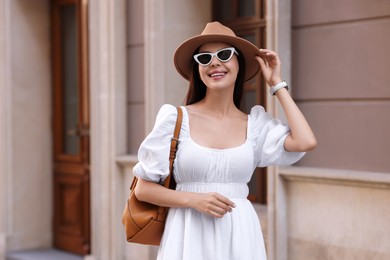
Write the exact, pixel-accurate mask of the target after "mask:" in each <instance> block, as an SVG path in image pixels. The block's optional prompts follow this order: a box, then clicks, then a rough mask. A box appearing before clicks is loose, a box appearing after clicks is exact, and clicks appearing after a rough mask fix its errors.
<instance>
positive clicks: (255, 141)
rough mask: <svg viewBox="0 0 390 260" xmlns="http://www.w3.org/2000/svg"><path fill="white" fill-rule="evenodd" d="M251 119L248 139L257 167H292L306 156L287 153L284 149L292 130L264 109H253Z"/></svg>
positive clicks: (299, 153)
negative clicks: (291, 165)
mask: <svg viewBox="0 0 390 260" xmlns="http://www.w3.org/2000/svg"><path fill="white" fill-rule="evenodd" d="M249 117H250V125H249V129H248V138H249V139H250V141H251V142H252V146H253V149H254V157H255V164H256V166H257V167H266V166H269V165H290V164H293V163H295V162H297V161H298V160H300V159H301V158H302V157H303V156H304V155H305V153H304V152H287V151H286V150H285V149H284V141H285V139H286V137H287V136H288V135H289V134H290V128H289V127H288V126H287V125H285V124H283V123H282V122H281V121H280V120H279V119H275V118H273V117H272V116H271V115H270V114H268V113H267V112H265V111H264V108H263V107H261V106H255V107H253V108H252V109H251V112H250V114H249Z"/></svg>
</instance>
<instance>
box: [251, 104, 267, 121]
mask: <svg viewBox="0 0 390 260" xmlns="http://www.w3.org/2000/svg"><path fill="white" fill-rule="evenodd" d="M249 117H250V118H251V120H255V121H257V120H267V119H269V118H270V115H269V114H268V113H267V112H266V111H265V109H264V107H262V106H260V105H256V106H254V107H252V109H251V111H250V113H249Z"/></svg>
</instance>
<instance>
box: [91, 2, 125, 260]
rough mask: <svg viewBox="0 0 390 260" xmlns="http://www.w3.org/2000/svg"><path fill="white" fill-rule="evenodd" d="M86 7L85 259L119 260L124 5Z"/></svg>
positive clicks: (121, 233)
mask: <svg viewBox="0 0 390 260" xmlns="http://www.w3.org/2000/svg"><path fill="white" fill-rule="evenodd" d="M85 2H86V1H85ZM85 4H86V3H85ZM88 4H89V29H90V31H89V57H90V58H89V61H90V62H89V64H90V81H89V82H90V86H89V87H90V100H91V241H92V245H91V246H92V247H91V248H92V252H91V255H90V256H88V257H86V259H122V258H123V251H124V249H123V247H124V244H125V239H124V235H123V228H122V224H121V221H120V220H121V218H120V217H121V213H122V210H123V206H124V201H123V200H122V196H121V194H122V193H121V189H122V186H123V185H122V182H123V180H122V177H121V176H122V175H121V174H120V169H119V166H118V165H117V164H116V157H117V156H119V155H123V154H125V153H126V143H127V141H126V138H127V135H126V116H125V115H126V21H127V19H126V1H125V0H117V1H106V0H93V1H88Z"/></svg>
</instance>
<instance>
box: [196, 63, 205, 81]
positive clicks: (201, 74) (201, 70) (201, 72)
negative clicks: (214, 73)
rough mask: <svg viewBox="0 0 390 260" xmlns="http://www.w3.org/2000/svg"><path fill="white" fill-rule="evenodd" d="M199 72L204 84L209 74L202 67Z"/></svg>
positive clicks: (199, 67)
mask: <svg viewBox="0 0 390 260" xmlns="http://www.w3.org/2000/svg"><path fill="white" fill-rule="evenodd" d="M198 72H199V76H200V79H201V80H202V81H203V82H205V80H206V79H207V74H206V72H205V69H204V68H203V67H201V66H198Z"/></svg>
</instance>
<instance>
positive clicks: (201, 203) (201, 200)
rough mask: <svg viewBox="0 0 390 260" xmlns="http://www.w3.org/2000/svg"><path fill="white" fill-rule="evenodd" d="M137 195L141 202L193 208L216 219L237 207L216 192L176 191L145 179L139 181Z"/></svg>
mask: <svg viewBox="0 0 390 260" xmlns="http://www.w3.org/2000/svg"><path fill="white" fill-rule="evenodd" d="M135 195H136V197H137V198H138V199H139V200H140V201H145V202H149V203H152V204H155V205H160V206H164V207H175V208H193V209H196V210H198V211H199V212H202V213H204V214H208V215H210V216H213V217H216V218H221V217H223V216H224V215H225V214H226V213H227V212H231V211H232V208H234V207H235V205H234V203H233V202H232V201H230V200H229V199H227V198H226V197H224V196H222V195H220V194H218V193H215V192H211V193H194V192H184V191H176V190H171V189H167V188H165V187H164V186H161V185H159V184H157V183H154V182H150V181H146V180H143V179H139V180H138V183H137V186H136V189H135Z"/></svg>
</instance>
